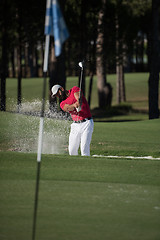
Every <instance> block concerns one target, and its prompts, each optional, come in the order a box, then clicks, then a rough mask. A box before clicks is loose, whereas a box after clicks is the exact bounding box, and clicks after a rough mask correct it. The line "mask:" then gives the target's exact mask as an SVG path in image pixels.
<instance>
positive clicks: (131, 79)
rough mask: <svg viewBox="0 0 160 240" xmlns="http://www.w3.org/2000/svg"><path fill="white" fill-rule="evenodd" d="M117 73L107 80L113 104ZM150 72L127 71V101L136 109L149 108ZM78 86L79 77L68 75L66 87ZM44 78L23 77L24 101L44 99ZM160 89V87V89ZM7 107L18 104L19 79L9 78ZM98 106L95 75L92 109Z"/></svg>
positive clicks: (95, 78) (12, 107) (9, 108)
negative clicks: (111, 91)
mask: <svg viewBox="0 0 160 240" xmlns="http://www.w3.org/2000/svg"><path fill="white" fill-rule="evenodd" d="M116 78H117V77H116V74H108V75H107V82H108V83H110V84H111V86H112V89H113V99H112V106H115V105H116V104H117V100H116ZM148 78H149V74H148V73H126V74H125V89H126V103H125V104H128V105H131V106H132V107H133V108H134V109H138V110H146V111H147V110H148ZM89 83H90V77H89V76H86V88H85V90H86V93H85V96H86V98H87V99H88V91H89ZM75 85H77V86H78V76H77V77H67V81H66V88H67V89H70V88H71V87H73V86H75ZM42 87H43V78H31V79H27V78H26V79H22V103H25V102H30V103H31V102H32V103H33V102H35V100H41V99H42ZM159 90H160V89H159ZM48 94H49V84H48V80H47V86H46V99H47V100H48ZM6 101H7V102H6V108H7V110H9V111H10V110H15V109H16V104H17V79H15V78H8V79H7V81H6ZM159 103H160V98H159ZM97 107H98V94H97V77H96V76H94V77H93V85H92V95H91V109H94V108H97Z"/></svg>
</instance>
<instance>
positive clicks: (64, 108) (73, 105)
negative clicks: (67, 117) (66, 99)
mask: <svg viewBox="0 0 160 240" xmlns="http://www.w3.org/2000/svg"><path fill="white" fill-rule="evenodd" d="M75 108H76V106H75V103H74V104H71V105H69V104H65V105H64V107H63V111H65V112H70V111H73V110H74V109H75Z"/></svg>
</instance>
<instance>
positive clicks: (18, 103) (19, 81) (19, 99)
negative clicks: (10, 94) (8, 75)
mask: <svg viewBox="0 0 160 240" xmlns="http://www.w3.org/2000/svg"><path fill="white" fill-rule="evenodd" d="M17 57H18V61H17V62H18V87H17V107H18V112H19V111H20V107H21V102H22V91H21V81H22V47H21V40H20V39H19V46H18V56H17Z"/></svg>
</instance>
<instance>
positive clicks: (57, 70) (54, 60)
mask: <svg viewBox="0 0 160 240" xmlns="http://www.w3.org/2000/svg"><path fill="white" fill-rule="evenodd" d="M63 48H64V46H63ZM49 76H50V79H49V90H51V88H52V87H53V85H55V84H59V85H61V86H62V87H63V88H64V89H65V87H66V76H65V58H64V49H62V53H61V55H60V56H59V57H55V53H54V46H53V41H51V55H50V62H49ZM49 102H50V110H53V108H54V109H55V105H56V99H53V98H51V95H50V97H49Z"/></svg>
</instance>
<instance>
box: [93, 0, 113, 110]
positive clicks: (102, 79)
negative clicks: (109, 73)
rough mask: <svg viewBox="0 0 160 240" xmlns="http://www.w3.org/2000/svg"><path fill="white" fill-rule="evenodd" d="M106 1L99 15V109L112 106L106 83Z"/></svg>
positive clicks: (97, 69)
mask: <svg viewBox="0 0 160 240" xmlns="http://www.w3.org/2000/svg"><path fill="white" fill-rule="evenodd" d="M105 6H106V0H102V7H101V9H100V10H99V13H98V35H97V48H96V50H97V51H96V58H97V60H96V63H97V66H96V74H97V89H98V99H99V107H100V108H105V107H107V106H111V100H112V88H111V86H110V85H109V84H107V81H106V64H105V63H106V62H105V61H106V60H105V51H104V17H105Z"/></svg>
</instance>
